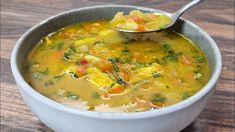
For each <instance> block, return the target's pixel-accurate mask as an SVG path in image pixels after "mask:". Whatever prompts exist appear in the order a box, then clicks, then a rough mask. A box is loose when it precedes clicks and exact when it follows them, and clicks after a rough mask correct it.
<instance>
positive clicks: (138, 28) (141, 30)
mask: <svg viewBox="0 0 235 132" xmlns="http://www.w3.org/2000/svg"><path fill="white" fill-rule="evenodd" d="M136 30H137V31H140V32H143V31H145V26H144V25H143V24H139V25H138V26H137V29H136Z"/></svg>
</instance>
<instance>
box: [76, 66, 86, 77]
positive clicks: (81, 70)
mask: <svg viewBox="0 0 235 132" xmlns="http://www.w3.org/2000/svg"><path fill="white" fill-rule="evenodd" d="M76 74H77V75H78V76H79V77H83V76H84V75H85V74H86V69H85V67H82V66H79V67H78V68H77V71H76Z"/></svg>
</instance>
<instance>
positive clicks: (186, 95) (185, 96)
mask: <svg viewBox="0 0 235 132" xmlns="http://www.w3.org/2000/svg"><path fill="white" fill-rule="evenodd" d="M190 96H191V95H190V94H189V92H184V93H183V96H182V99H183V100H185V99H187V98H189V97H190Z"/></svg>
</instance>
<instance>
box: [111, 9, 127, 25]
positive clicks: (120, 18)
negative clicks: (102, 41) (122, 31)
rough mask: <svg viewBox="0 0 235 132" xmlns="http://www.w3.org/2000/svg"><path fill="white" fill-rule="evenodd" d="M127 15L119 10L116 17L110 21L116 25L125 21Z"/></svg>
mask: <svg viewBox="0 0 235 132" xmlns="http://www.w3.org/2000/svg"><path fill="white" fill-rule="evenodd" d="M125 19H126V18H125V17H124V16H123V12H118V13H117V14H116V15H115V16H114V18H113V19H112V20H111V21H110V24H111V25H116V24H118V23H121V22H124V21H125Z"/></svg>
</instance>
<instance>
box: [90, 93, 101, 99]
mask: <svg viewBox="0 0 235 132" xmlns="http://www.w3.org/2000/svg"><path fill="white" fill-rule="evenodd" d="M91 96H92V98H94V99H100V94H99V93H98V92H93V93H92V94H91Z"/></svg>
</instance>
